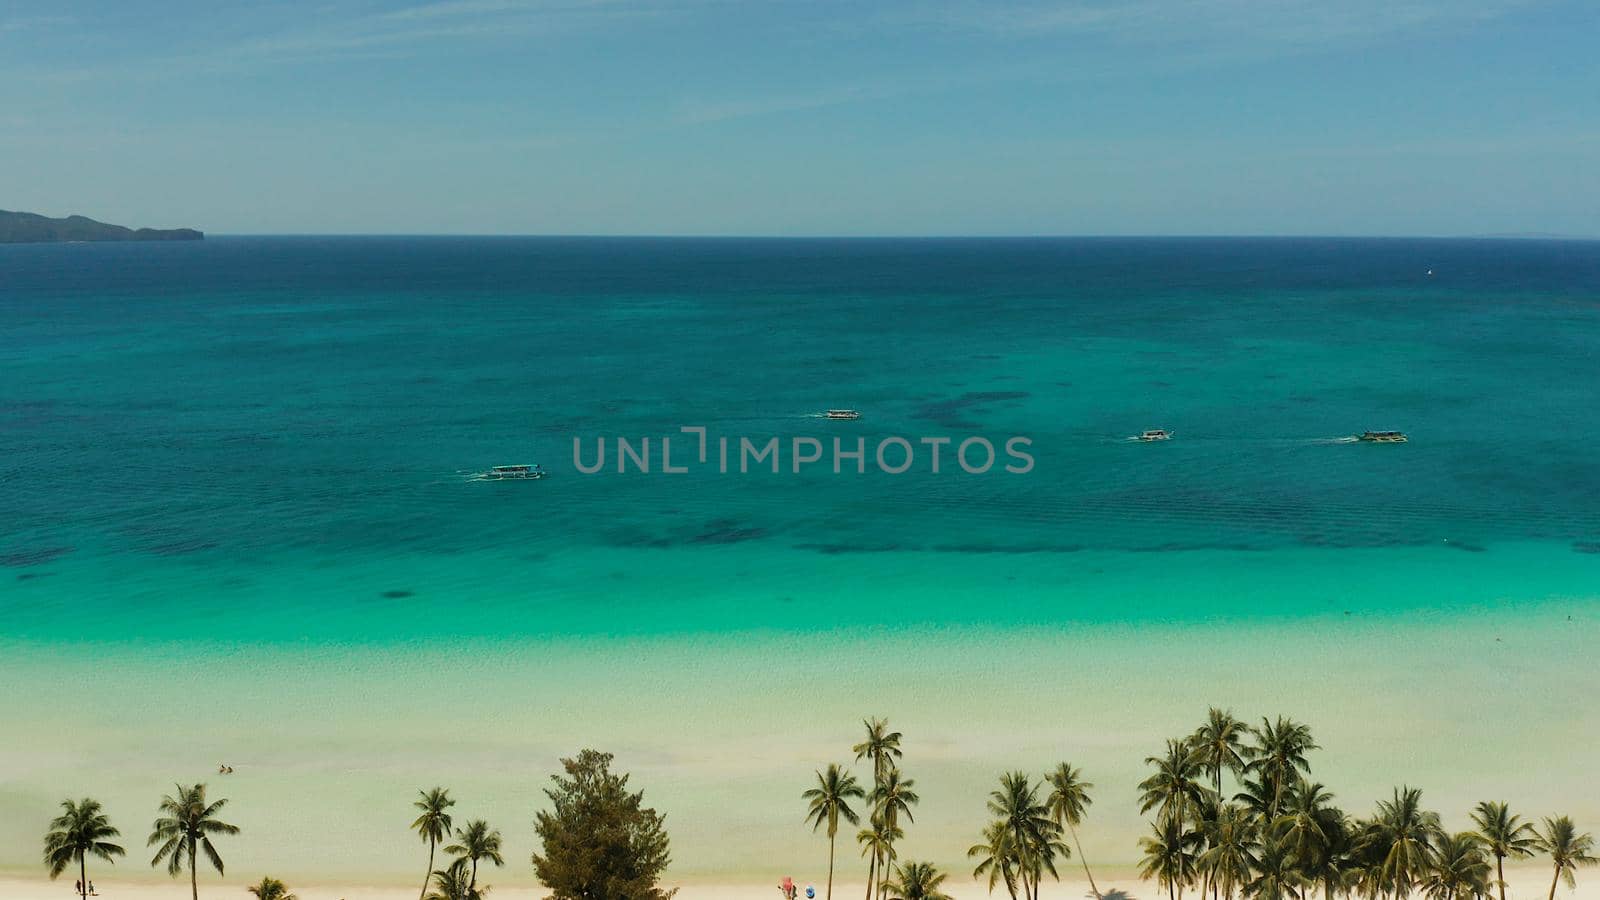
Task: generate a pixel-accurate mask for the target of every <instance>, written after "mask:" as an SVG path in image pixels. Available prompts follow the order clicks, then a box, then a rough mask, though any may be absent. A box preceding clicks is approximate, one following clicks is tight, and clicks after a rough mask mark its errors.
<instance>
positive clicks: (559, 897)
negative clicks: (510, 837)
mask: <svg viewBox="0 0 1600 900" xmlns="http://www.w3.org/2000/svg"><path fill="white" fill-rule="evenodd" d="M611 760H612V756H611V754H609V753H600V752H597V751H594V750H584V751H583V752H581V753H579V754H578V757H577V758H576V759H563V760H562V761H561V765H562V768H563V769H564V770H565V771H566V776H565V777H563V776H561V775H552V776H551V780H552V781H554V782H555V787H554V788H550V789H547V790H546V791H545V796H547V797H549V798H550V802H551V804H552V806H553V808H552V809H551V810H549V811H547V812H540V813H539V814H538V815H537V816H536V817H535V819H534V832H535V833H536V834H537V835H538V837H539V840H540V844H541V848H542V852H536V853H534V854H533V869H534V872H535V874H537V875H538V876H539V881H540V882H542V883H543V884H544V885H545V886H546V887H547V888H549V889H550V900H667V898H669V897H671V896H672V895H673V894H674V893H676V889H674V890H663V889H662V888H661V886H660V880H661V873H662V872H664V871H666V868H667V865H668V864H669V863H670V862H671V861H672V857H671V853H670V849H671V848H670V842H669V840H668V838H667V830H666V817H665V816H664V815H662V814H661V813H658V812H656V811H655V810H654V809H651V808H650V807H647V806H645V805H644V792H643V791H629V790H628V776H627V775H625V774H624V775H614V774H612V772H611Z"/></svg>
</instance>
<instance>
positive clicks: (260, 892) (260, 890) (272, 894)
mask: <svg viewBox="0 0 1600 900" xmlns="http://www.w3.org/2000/svg"><path fill="white" fill-rule="evenodd" d="M245 890H247V891H249V892H250V893H252V894H255V895H256V900H299V898H298V897H296V896H295V895H294V894H291V893H289V886H288V885H286V884H284V883H283V882H281V881H279V880H278V879H276V878H267V877H263V878H262V879H261V881H260V882H259V883H257V884H252V885H250V886H249V887H247V888H245Z"/></svg>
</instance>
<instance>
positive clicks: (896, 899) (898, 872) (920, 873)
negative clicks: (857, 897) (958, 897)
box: [888, 862, 951, 900]
mask: <svg viewBox="0 0 1600 900" xmlns="http://www.w3.org/2000/svg"><path fill="white" fill-rule="evenodd" d="M944 879H945V873H943V872H941V871H939V870H938V869H937V868H935V867H934V865H933V863H925V862H907V863H906V864H905V865H903V866H896V867H895V874H894V880H892V881H890V882H889V885H888V887H889V897H890V898H892V900H951V898H950V895H949V894H946V893H944V892H943V891H941V890H939V887H940V885H942V884H944Z"/></svg>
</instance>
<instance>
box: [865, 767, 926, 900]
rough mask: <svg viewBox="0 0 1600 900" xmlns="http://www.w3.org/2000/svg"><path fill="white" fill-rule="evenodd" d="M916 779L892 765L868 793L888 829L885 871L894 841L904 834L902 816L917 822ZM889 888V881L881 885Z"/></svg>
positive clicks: (919, 798)
mask: <svg viewBox="0 0 1600 900" xmlns="http://www.w3.org/2000/svg"><path fill="white" fill-rule="evenodd" d="M916 784H917V782H916V780H915V779H912V778H906V777H904V776H902V775H901V774H900V770H899V769H898V768H895V767H891V768H890V769H889V771H887V772H885V773H884V774H883V776H882V777H881V778H879V779H878V784H877V786H876V787H874V788H873V789H872V793H871V794H870V795H868V798H867V799H868V802H870V803H871V804H872V805H873V807H874V808H875V809H876V810H877V813H876V814H877V816H878V817H879V818H882V819H883V822H884V825H885V826H886V827H887V829H888V832H887V834H888V838H889V844H888V847H887V848H886V850H887V851H888V852H887V855H885V856H884V857H883V859H884V862H883V864H882V866H883V871H888V869H887V867H888V861H889V860H890V859H892V858H893V857H894V852H893V851H894V842H895V841H896V840H897V839H898V838H899V837H902V836H904V832H903V831H902V830H901V829H900V817H901V816H902V815H903V816H905V817H906V821H907V822H915V821H916V820H915V819H913V818H912V817H911V807H913V806H916V805H917V802H918V801H919V800H921V799H922V798H921V797H918V796H917V792H916V790H915V788H916ZM887 888H888V885H887V883H883V884H881V885H880V892H881V891H883V890H886V889H887Z"/></svg>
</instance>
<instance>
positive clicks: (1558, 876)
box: [1550, 866, 1561, 900]
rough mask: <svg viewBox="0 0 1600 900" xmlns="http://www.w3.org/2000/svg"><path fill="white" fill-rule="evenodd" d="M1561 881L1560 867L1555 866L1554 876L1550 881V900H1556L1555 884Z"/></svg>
mask: <svg viewBox="0 0 1600 900" xmlns="http://www.w3.org/2000/svg"><path fill="white" fill-rule="evenodd" d="M1560 881H1561V867H1560V866H1556V874H1555V877H1554V878H1551V879H1550V900H1556V884H1557V883H1558V882H1560Z"/></svg>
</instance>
